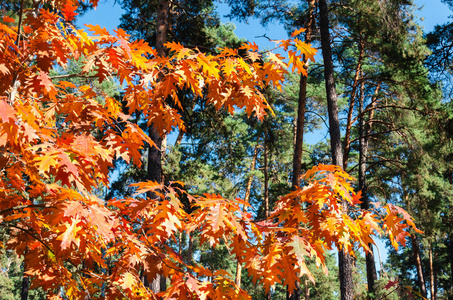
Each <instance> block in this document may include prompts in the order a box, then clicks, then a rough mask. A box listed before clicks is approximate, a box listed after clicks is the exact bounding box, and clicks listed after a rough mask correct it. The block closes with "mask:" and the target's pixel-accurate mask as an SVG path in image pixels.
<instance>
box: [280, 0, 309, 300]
mask: <svg viewBox="0 0 453 300" xmlns="http://www.w3.org/2000/svg"><path fill="white" fill-rule="evenodd" d="M307 2H308V19H307V22H306V23H305V27H306V31H305V42H306V43H310V42H311V35H312V31H313V26H314V23H315V22H314V20H315V16H314V8H315V2H316V1H315V0H307ZM304 59H305V68H306V69H308V60H307V59H306V58H305V57H304ZM306 103H307V76H304V75H303V74H300V81H299V99H298V107H297V121H296V133H295V142H294V156H293V177H292V184H291V185H292V189H293V190H294V189H295V188H296V186H300V176H301V173H302V170H301V169H302V151H303V144H304V127H305V106H306ZM300 296H301V291H300V284H299V282H296V289H295V290H294V291H293V293H292V295H291V296H289V292H287V294H286V299H291V300H300ZM306 297H307V296H306ZM306 299H307V298H306Z"/></svg>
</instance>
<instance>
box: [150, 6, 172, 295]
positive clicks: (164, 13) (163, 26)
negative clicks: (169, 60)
mask: <svg viewBox="0 0 453 300" xmlns="http://www.w3.org/2000/svg"><path fill="white" fill-rule="evenodd" d="M169 8H170V1H168V0H159V6H158V10H157V19H156V23H157V24H156V25H157V26H156V27H157V32H156V51H157V54H158V55H160V56H165V55H166V50H165V46H164V44H165V43H166V42H167V32H168V12H169ZM149 137H150V138H151V139H152V140H153V142H154V143H155V144H156V147H150V149H149V151H148V169H147V173H148V180H152V181H156V182H158V183H162V152H161V151H162V137H161V136H160V134H159V133H158V132H157V130H156V129H155V128H154V126H153V125H151V126H150V127H149ZM152 196H154V197H155V195H152ZM166 288H167V287H166V279H165V277H164V276H162V275H158V276H157V277H156V278H155V280H154V281H153V282H152V283H151V289H152V291H153V293H155V294H156V293H159V292H162V291H165V290H166Z"/></svg>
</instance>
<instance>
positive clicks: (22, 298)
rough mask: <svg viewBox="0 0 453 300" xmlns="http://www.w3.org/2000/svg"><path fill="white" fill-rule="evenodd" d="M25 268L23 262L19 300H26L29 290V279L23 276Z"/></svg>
mask: <svg viewBox="0 0 453 300" xmlns="http://www.w3.org/2000/svg"><path fill="white" fill-rule="evenodd" d="M26 270H27V266H26V264H25V261H24V275H23V277H22V287H21V290H20V300H27V299H28V289H29V288H30V278H29V277H28V276H27V275H26V274H25V271H26Z"/></svg>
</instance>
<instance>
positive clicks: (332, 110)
mask: <svg viewBox="0 0 453 300" xmlns="http://www.w3.org/2000/svg"><path fill="white" fill-rule="evenodd" d="M319 18H320V24H319V25H320V26H319V27H320V31H321V48H322V56H323V59H324V78H325V84H326V94H327V110H328V115H329V132H330V146H331V152H332V162H333V164H334V165H338V166H340V167H342V166H343V153H342V147H341V136H340V121H339V119H338V104H337V93H336V89H335V78H334V68H333V60H332V49H331V45H330V32H329V16H328V10H327V3H326V0H319ZM342 205H343V210H344V211H347V210H348V204H347V202H346V201H343V203H342ZM338 264H339V277H340V294H341V299H342V300H352V298H353V296H354V285H353V282H352V259H351V256H350V255H349V254H348V253H347V252H346V251H345V250H344V249H339V251H338Z"/></svg>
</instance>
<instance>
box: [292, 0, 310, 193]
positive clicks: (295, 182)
mask: <svg viewBox="0 0 453 300" xmlns="http://www.w3.org/2000/svg"><path fill="white" fill-rule="evenodd" d="M314 7H315V1H314V0H308V21H307V23H306V28H307V30H306V32H305V33H306V34H305V43H310V42H311V35H312V30H313V23H314V14H313V12H314ZM305 68H306V69H308V60H307V61H306V62H305ZM306 103H307V76H304V75H303V74H301V75H300V82H299V99H298V107H297V121H296V133H295V143H294V156H293V178H292V188H293V189H294V188H295V187H296V186H299V185H300V175H301V172H302V170H301V165H302V151H303V144H304V127H305V106H306Z"/></svg>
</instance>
